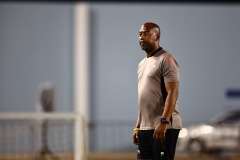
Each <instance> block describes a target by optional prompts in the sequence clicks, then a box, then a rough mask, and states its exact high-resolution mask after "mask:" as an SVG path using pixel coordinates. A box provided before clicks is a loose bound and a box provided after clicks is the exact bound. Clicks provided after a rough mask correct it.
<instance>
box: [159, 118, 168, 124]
mask: <svg viewBox="0 0 240 160" xmlns="http://www.w3.org/2000/svg"><path fill="white" fill-rule="evenodd" d="M160 122H161V123H162V124H169V122H168V121H167V120H166V119H165V118H161V120H160Z"/></svg>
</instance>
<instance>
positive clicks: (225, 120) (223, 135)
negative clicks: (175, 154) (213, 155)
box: [177, 109, 240, 152]
mask: <svg viewBox="0 0 240 160" xmlns="http://www.w3.org/2000/svg"><path fill="white" fill-rule="evenodd" d="M177 145H178V148H179V150H181V151H190V152H208V151H223V150H236V149H239V148H240V109H235V110H228V111H226V112H223V113H221V114H219V115H217V116H216V117H214V118H213V119H212V120H211V121H210V122H209V123H207V124H198V125H192V126H189V127H187V128H183V129H182V130H181V132H180V135H179V140H178V144H177Z"/></svg>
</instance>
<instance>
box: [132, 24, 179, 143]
mask: <svg viewBox="0 0 240 160" xmlns="http://www.w3.org/2000/svg"><path fill="white" fill-rule="evenodd" d="M139 44H140V47H141V48H142V50H144V51H145V52H146V56H147V57H150V56H151V54H152V53H153V52H154V51H155V50H157V49H158V48H159V47H160V30H159V28H158V26H156V25H155V24H153V23H144V24H143V25H142V27H141V28H140V31H139ZM165 87H166V90H167V93H168V95H167V98H166V101H165V106H164V111H163V114H162V117H163V118H165V119H167V120H168V121H170V117H171V115H172V113H173V111H174V109H175V104H176V101H177V98H178V88H179V83H178V82H171V83H165ZM140 122H141V116H140V115H139V114H138V120H137V124H136V128H140ZM166 131H167V124H162V123H160V122H159V124H158V125H157V126H156V128H155V131H154V134H153V138H154V139H155V140H160V141H163V140H164V139H165V133H166ZM132 142H133V143H134V144H136V145H138V131H135V132H134V133H133V135H132Z"/></svg>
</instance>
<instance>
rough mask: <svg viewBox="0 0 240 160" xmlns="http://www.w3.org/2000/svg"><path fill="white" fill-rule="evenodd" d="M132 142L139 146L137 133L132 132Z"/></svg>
mask: <svg viewBox="0 0 240 160" xmlns="http://www.w3.org/2000/svg"><path fill="white" fill-rule="evenodd" d="M132 142H133V143H134V144H135V145H138V144H139V139H138V131H134V132H133V135H132Z"/></svg>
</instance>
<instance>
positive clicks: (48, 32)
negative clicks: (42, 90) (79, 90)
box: [0, 2, 73, 112]
mask: <svg viewBox="0 0 240 160" xmlns="http://www.w3.org/2000/svg"><path fill="white" fill-rule="evenodd" d="M72 15H73V5H72V4H67V3H63V4H61V3H59V4H57V3H21V2H20V3H7V2H5V3H4V2H2V3H0V24H1V25H0V88H1V89H0V111H8V112H32V111H35V110H36V107H35V105H36V101H37V97H38V92H37V87H38V85H39V84H41V83H43V82H45V81H50V82H52V83H54V85H55V90H56V106H55V108H56V110H57V111H66V112H68V111H72V108H73V107H72V55H73V51H72V48H73V47H72V39H73V38H72V34H73V33H72V32H73V30H72V27H73V22H72Z"/></svg>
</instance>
